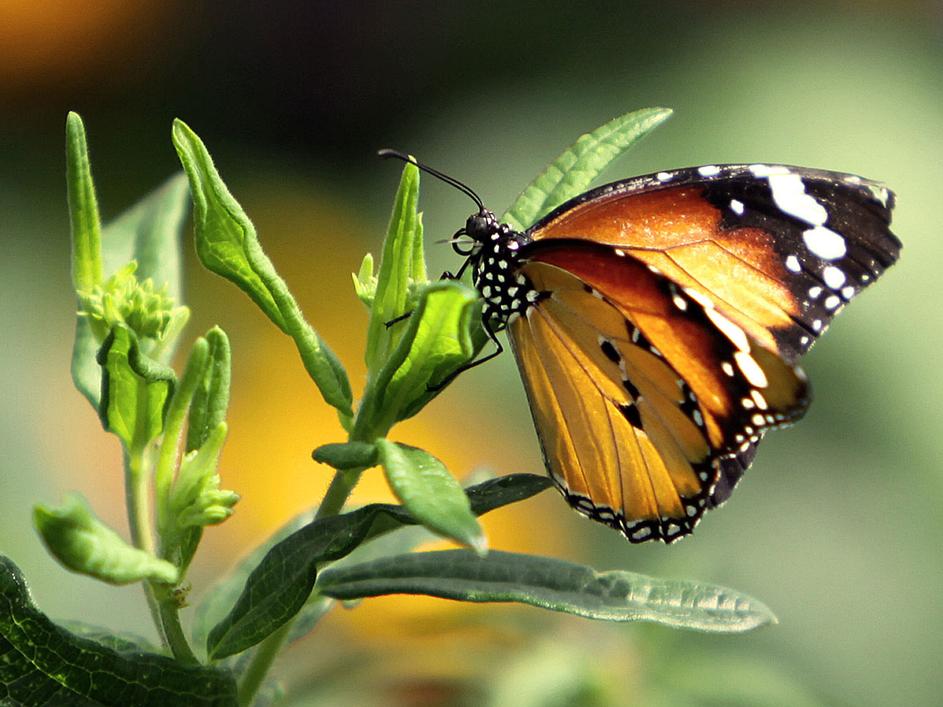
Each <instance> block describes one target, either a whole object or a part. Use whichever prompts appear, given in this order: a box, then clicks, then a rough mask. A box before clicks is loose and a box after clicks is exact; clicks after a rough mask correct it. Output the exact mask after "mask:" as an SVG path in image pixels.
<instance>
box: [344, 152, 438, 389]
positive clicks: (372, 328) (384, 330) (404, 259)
mask: <svg viewBox="0 0 943 707" xmlns="http://www.w3.org/2000/svg"><path fill="white" fill-rule="evenodd" d="M418 206H419V170H418V169H417V168H416V166H415V165H413V164H408V163H407V164H406V166H405V167H404V169H403V175H402V177H401V178H400V183H399V188H398V189H397V191H396V198H395V200H394V202H393V213H392V214H391V215H390V224H389V227H388V229H387V235H386V240H385V241H384V242H383V255H382V257H381V258H380V267H379V270H378V271H377V275H376V282H375V285H374V286H373V292H372V293H369V285H370V284H372V282H373V280H372V270H373V260H372V258H371V259H370V261H369V263H368V261H367V260H366V259H365V260H364V263H363V264H362V265H361V268H360V281H361V287H360V288H358V295H359V296H360V297H361V299H362V300H365V299H366V296H367V295H368V294H372V298H371V304H372V307H371V310H370V324H369V328H368V329H367V353H366V363H367V367H368V369H370V370H371V371H372V370H375V369H376V368H377V366H379V365H381V364H382V363H383V361H385V360H386V357H387V356H388V355H389V353H390V351H392V350H393V348H394V347H395V346H396V342H397V341H398V340H399V337H400V336H401V333H402V331H403V329H402V327H398V328H397V327H393V328H390V327H387V323H388V322H390V321H391V320H393V319H395V318H396V317H399V316H401V315H403V314H406V313H408V312H409V311H410V310H411V309H412V308H413V307H414V306H415V304H416V303H415V298H414V292H415V288H416V287H418V286H419V285H423V284H425V282H426V267H425V260H424V256H423V250H422V216H421V214H420V213H419V210H418ZM366 268H369V270H366Z"/></svg>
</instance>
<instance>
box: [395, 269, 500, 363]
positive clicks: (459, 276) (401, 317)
mask: <svg viewBox="0 0 943 707" xmlns="http://www.w3.org/2000/svg"><path fill="white" fill-rule="evenodd" d="M470 262H471V260H466V261H465V262H464V263H463V264H462V267H460V268H459V269H458V272H457V273H455V274H454V275H453V274H452V273H451V272H449V271H448V270H446V271H445V272H444V273H442V276H441V277H440V278H439V279H440V280H461V279H462V275H464V274H465V268H467V267H468V264H469V263H470ZM412 313H413V310H409V311H408V312H406V313H405V314H401V315H399V316H398V317H393V318H392V319H391V320H390V321H388V322H384V323H383V325H384V326H385V327H386V328H387V329H389V328H390V327H391V326H393V325H394V324H399V323H400V322H402V321H405V320H407V319H409V318H410V316H412ZM493 340H494V339H493V337H492V341H493ZM495 343H497V342H495ZM498 345H499V346H500V344H498Z"/></svg>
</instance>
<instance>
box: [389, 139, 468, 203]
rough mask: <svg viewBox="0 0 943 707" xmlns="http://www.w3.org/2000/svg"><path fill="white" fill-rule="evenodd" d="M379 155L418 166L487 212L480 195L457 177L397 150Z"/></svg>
mask: <svg viewBox="0 0 943 707" xmlns="http://www.w3.org/2000/svg"><path fill="white" fill-rule="evenodd" d="M377 155H378V156H380V157H381V158H383V159H389V158H391V157H393V158H396V159H398V160H403V162H409V163H410V164H414V165H416V166H417V167H418V168H419V169H421V170H422V171H423V172H427V173H429V174H431V175H432V176H433V177H435V178H436V179H441V180H442V181H443V182H445V183H446V184H451V185H452V186H453V187H455V188H456V189H458V190H459V191H460V192H463V193H464V194H466V195H467V196H469V197H471V200H472V201H474V202H475V204H476V205H477V206H478V210H479V211H484V210H485V205H484V204H483V203H481V199H480V198H479V197H478V195H477V194H476V193H475V192H474V190H473V189H472V188H471V187H469V186H468V185H466V184H463V183H462V182H460V181H458V180H457V179H455V177H450V176H449V175H447V174H443V173H442V172H440V171H439V170H437V169H433V168H432V167H429V166H428V165H425V164H423V163H422V162H420V161H419V160H417V159H416V158H415V157H413V156H412V155H407V154H404V153H402V152H399V151H397V150H388V149H383V150H379V151H378V152H377Z"/></svg>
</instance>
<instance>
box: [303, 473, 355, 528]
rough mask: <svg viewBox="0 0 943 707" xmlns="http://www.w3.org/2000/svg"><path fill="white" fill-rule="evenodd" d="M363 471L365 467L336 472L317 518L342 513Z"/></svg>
mask: <svg viewBox="0 0 943 707" xmlns="http://www.w3.org/2000/svg"><path fill="white" fill-rule="evenodd" d="M362 473H363V469H348V470H347V471H338V472H335V474H334V478H333V479H331V485H330V486H328V487H327V492H326V493H325V494H324V500H322V501H321V505H320V506H319V507H318V512H317V513H316V514H315V516H314V517H315V519H318V518H327V517H328V516H336V515H337V514H338V513H340V512H341V509H342V508H343V507H344V504H345V503H347V499H348V498H349V497H350V494H351V493H352V492H353V490H354V486H356V485H357V482H358V481H359V480H360V475H361V474H362Z"/></svg>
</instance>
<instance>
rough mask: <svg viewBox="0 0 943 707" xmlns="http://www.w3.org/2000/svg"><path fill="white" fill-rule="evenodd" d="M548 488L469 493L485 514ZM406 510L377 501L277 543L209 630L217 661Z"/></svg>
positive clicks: (265, 631) (261, 631)
mask: <svg viewBox="0 0 943 707" xmlns="http://www.w3.org/2000/svg"><path fill="white" fill-rule="evenodd" d="M548 486H550V480H549V479H547V478H545V477H542V476H534V475H531V474H516V475H512V476H504V477H500V478H497V479H492V480H490V481H486V482H484V483H482V484H478V485H477V486H474V487H472V488H469V489H467V491H466V493H467V494H468V498H469V502H470V504H471V509H472V512H473V513H474V514H475V515H481V514H483V513H487V512H488V511H491V510H494V509H495V508H499V507H501V506H504V505H506V504H509V503H515V502H517V501H522V500H524V499H525V498H529V497H530V496H533V495H534V494H536V493H539V492H540V491H543V490H544V489H546V488H547V487H548ZM414 523H416V520H415V519H414V518H413V517H412V516H411V515H410V514H409V513H408V512H407V511H406V510H405V509H404V508H402V507H400V506H393V505H389V504H382V503H375V504H371V505H369V506H364V507H363V508H360V509H358V510H356V511H351V512H350V513H345V514H343V515H339V516H329V517H327V518H321V519H318V520H315V521H313V522H311V523H309V524H308V525H305V526H304V527H302V528H301V529H300V530H297V531H295V532H294V533H292V534H291V535H289V536H288V537H286V538H284V539H283V540H281V541H280V542H278V543H277V544H276V545H274V546H273V547H272V548H271V549H270V550H269V551H268V552H267V553H266V555H265V557H264V558H263V559H262V560H261V562H259V563H258V565H257V566H256V567H255V568H254V569H253V570H252V572H251V573H250V574H249V576H248V578H247V580H246V582H245V586H244V587H243V589H242V593H241V594H240V596H239V598H238V600H237V601H236V602H235V605H234V606H233V607H232V609H231V610H230V611H229V613H228V614H227V615H226V616H225V617H224V618H223V619H222V620H221V621H219V623H217V624H216V625H215V626H214V627H213V629H212V630H211V631H210V632H209V637H208V640H207V653H208V655H209V656H210V657H211V658H213V659H219V658H225V657H226V656H229V655H233V654H234V653H240V652H241V651H244V650H246V649H247V648H249V647H251V646H253V645H255V644H256V643H258V642H259V641H261V640H263V639H264V638H265V637H266V636H268V635H269V634H271V633H272V632H273V631H275V630H276V629H278V628H279V627H280V626H282V625H283V624H284V623H285V622H286V621H289V620H290V619H291V618H292V617H293V616H295V614H296V613H297V612H298V611H299V610H300V609H301V608H302V606H304V604H305V602H306V601H308V597H309V595H310V594H311V589H312V587H313V586H314V582H315V579H316V577H317V572H318V565H319V564H322V563H324V562H328V561H332V560H338V559H340V558H342V557H344V556H345V555H347V554H349V553H350V552H351V551H353V550H354V549H355V548H356V547H358V546H359V545H360V544H362V543H363V542H366V541H367V540H369V539H371V538H375V537H377V536H379V535H382V534H385V533H388V532H390V531H391V530H395V529H397V528H399V527H402V526H404V525H412V524H414Z"/></svg>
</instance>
